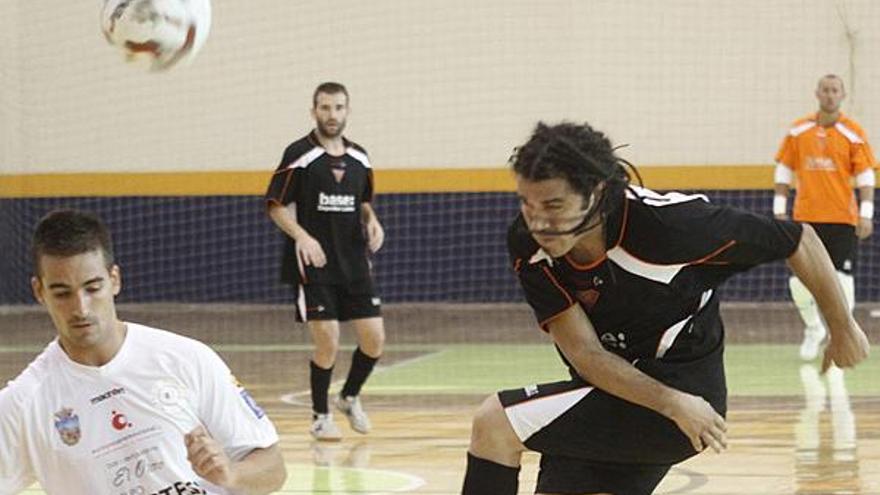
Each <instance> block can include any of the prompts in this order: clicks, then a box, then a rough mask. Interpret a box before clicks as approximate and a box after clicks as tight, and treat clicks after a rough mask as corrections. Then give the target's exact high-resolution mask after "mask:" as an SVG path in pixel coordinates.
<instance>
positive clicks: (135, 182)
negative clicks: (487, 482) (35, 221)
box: [0, 165, 773, 198]
mask: <svg viewBox="0 0 880 495" xmlns="http://www.w3.org/2000/svg"><path fill="white" fill-rule="evenodd" d="M639 172H640V173H641V175H642V179H643V181H644V183H645V186H646V187H649V188H651V189H661V190H668V189H681V190H688V189H728V190H729V189H771V188H772V187H773V167H772V166H771V165H706V166H644V167H639ZM270 177H271V172H268V171H267V172H154V173H81V174H30V175H0V198H41V197H50V198H54V197H71V196H252V195H262V194H263V193H264V192H265V190H266V186H267V185H268V181H269V178H270ZM375 181H376V192H377V193H379V194H382V193H442V192H498V191H513V189H514V181H513V176H512V175H511V172H510V171H509V170H508V169H507V168H469V169H448V168H447V169H385V170H376V171H375Z"/></svg>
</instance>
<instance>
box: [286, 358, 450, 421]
mask: <svg viewBox="0 0 880 495" xmlns="http://www.w3.org/2000/svg"><path fill="white" fill-rule="evenodd" d="M444 352H446V350H439V351H434V352H429V353H427V354H422V355H421V356H416V357H414V358H409V359H404V360H402V361H398V362H396V363H394V364H389V365H388V366H376V369H375V370H374V371H373V374H374V375H378V374H380V373H384V372H386V371H388V370H392V369H394V368H399V367H401V366H409V365H411V364H413V363H418V362H420V361H424V360H426V359H429V358H431V359H433V358H435V357H437V356H439V355H440V354H443V353H444ZM343 382H345V379H344V378H339V379H337V380H335V381H333V382H331V383H330V388H333V387H334V386H336V385H339V384H341V383H343ZM311 393H312V391H311V389H310V388H307V389H305V390H301V391H299V392H292V393H289V394H284V395H282V396H280V397H279V398H278V399H279V400H280V401H281V402H284V403H285V404H289V405H291V406H298V407H300V406H303V407H312V404H311V401H302V400H300V398H301V397H307V396H309V395H311Z"/></svg>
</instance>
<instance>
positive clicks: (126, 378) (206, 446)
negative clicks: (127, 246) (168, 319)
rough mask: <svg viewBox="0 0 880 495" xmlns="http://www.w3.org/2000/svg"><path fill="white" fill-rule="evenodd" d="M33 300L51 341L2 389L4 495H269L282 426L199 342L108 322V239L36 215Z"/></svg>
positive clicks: (111, 284)
mask: <svg viewBox="0 0 880 495" xmlns="http://www.w3.org/2000/svg"><path fill="white" fill-rule="evenodd" d="M33 253H34V262H35V275H34V277H33V279H32V281H31V283H32V286H33V290H34V295H35V296H36V298H37V300H38V301H39V302H40V303H41V304H42V305H43V306H45V307H46V309H47V310H48V312H49V316H50V317H51V318H52V321H53V323H54V325H55V327H56V329H57V331H58V338H57V339H55V340H54V341H53V342H51V343H50V344H49V345H48V346H47V347H46V348H45V350H43V352H42V353H41V354H40V355H39V356H38V357H37V358H36V359H35V360H34V361H33V362H32V363H31V364H30V365H29V366H28V367H27V368H26V369H25V370H24V371H23V372H22V373H21V374H20V375H19V376H18V377H17V378H15V379H14V380H13V381H11V382H10V383H9V384H8V385H7V386H6V387H5V388H3V389H2V390H0V495H7V494H15V493H19V492H21V491H22V490H24V489H26V488H27V487H28V486H30V485H31V484H32V483H33V482H34V481H39V483H40V484H41V485H42V486H43V489H44V490H45V491H46V492H47V493H49V494H63V495H86V494H107V495H111V494H112V495H117V494H125V495H153V494H155V495H171V494H212V495H220V494H231V493H246V494H266V493H270V492H273V491H275V490H278V489H279V488H280V487H281V486H282V485H283V484H284V481H285V479H286V477H287V474H286V471H285V467H284V462H283V459H282V457H281V453H280V450H279V448H278V445H277V444H278V434H277V433H276V431H275V427H274V426H273V425H272V423H271V421H269V418H268V417H267V416H266V415H265V413H264V412H263V411H262V410H261V409H260V407H259V406H258V405H257V404H256V403H255V402H254V401H253V399H252V398H251V397H250V396H249V395H248V393H247V391H245V390H244V389H243V388H242V387H241V385H240V384H239V383H238V382H237V381H236V380H235V377H234V376H233V375H232V374H231V372H230V370H229V368H228V367H227V366H226V364H225V363H224V362H223V360H222V359H221V358H220V357H219V356H218V355H217V354H216V353H215V352H214V351H212V350H211V349H210V348H209V347H208V346H206V345H204V344H202V343H201V342H198V341H195V340H192V339H189V338H186V337H182V336H179V335H175V334H173V333H170V332H166V331H163V330H158V329H154V328H149V327H146V326H143V325H138V324H134V323H129V322H123V321H121V320H119V319H118V318H117V315H116V308H115V303H114V297H115V296H116V295H117V294H118V293H119V291H120V288H121V277H120V270H119V267H118V266H117V265H115V264H114V262H113V251H112V247H111V241H110V235H109V232H108V231H107V229H106V228H105V227H104V225H103V224H102V223H101V221H100V220H99V219H98V218H97V217H95V216H92V215H90V214H85V213H81V212H76V211H71V210H63V211H55V212H52V213H50V214H48V215H47V216H45V217H44V218H43V219H42V220H41V221H40V223H39V225H38V226H37V230H36V232H35V234H34V244H33Z"/></svg>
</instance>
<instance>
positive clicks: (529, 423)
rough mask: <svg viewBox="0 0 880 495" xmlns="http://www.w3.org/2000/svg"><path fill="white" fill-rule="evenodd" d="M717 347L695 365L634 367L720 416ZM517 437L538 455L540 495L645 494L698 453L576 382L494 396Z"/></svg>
mask: <svg viewBox="0 0 880 495" xmlns="http://www.w3.org/2000/svg"><path fill="white" fill-rule="evenodd" d="M722 353H723V350H722V347H721V346H719V347H718V349H716V350H715V351H713V352H712V353H711V354H710V355H708V356H706V357H704V358H702V359H700V360H697V361H693V362H677V363H676V362H667V361H662V360H654V359H647V360H642V361H638V362H637V363H636V367H637V368H639V369H640V370H642V371H643V372H645V373H646V374H648V375H649V376H652V377H654V378H656V379H658V380H659V381H661V382H664V383H667V384H669V385H670V386H672V387H674V388H677V389H679V390H683V391H686V392H689V393H693V394H696V395H700V396H703V397H704V398H706V400H708V401H709V403H710V404H712V405H713V407H714V408H715V409H716V410H717V411H718V412H719V413H720V414H722V415H724V414H725V412H726V388H725V386H724V368H723V363H722V361H723V359H722ZM498 397H499V399H500V401H501V404H502V406H503V407H504V411H505V413H506V414H507V418H508V420H509V421H510V424H511V426H513V429H514V431H515V432H516V433H517V436H518V437H519V438H520V440H521V441H522V442H523V443H524V444H525V445H526V447H528V448H529V449H531V450H534V451H536V452H540V453H541V454H542V455H541V470H540V472H539V474H538V483H537V489H536V491H537V492H538V493H559V494H579V493H613V494H615V495H648V494H650V493H652V492H653V490H654V489H655V488H656V486H657V484H659V483H660V481H661V480H662V479H663V477H664V476H665V475H666V473H667V472H668V471H669V469H670V468H671V467H672V466H673V465H674V464H676V463H679V462H681V461H683V460H685V459H687V458H689V457H691V456H693V455H696V454H697V451H696V450H694V448H693V446H692V445H691V443H690V440H689V439H688V438H687V437H686V436H685V434H684V433H683V432H682V431H681V430H680V429H679V428H678V426H676V424H675V423H674V422H673V421H671V420H670V419H668V418H666V417H665V416H662V415H660V414H658V413H656V412H654V411H652V410H650V409H647V408H644V407H641V406H638V405H635V404H633V403H631V402H627V401H625V400H623V399H620V398H617V397H615V396H613V395H610V394H608V393H605V392H603V391H602V390H599V389H597V388H594V387H592V386H590V385H589V384H587V383H586V382H584V381H583V380H580V379H574V380H569V381H563V382H556V383H546V384H541V385H533V386H529V387H525V388H520V389H514V390H505V391H502V392H499V394H498Z"/></svg>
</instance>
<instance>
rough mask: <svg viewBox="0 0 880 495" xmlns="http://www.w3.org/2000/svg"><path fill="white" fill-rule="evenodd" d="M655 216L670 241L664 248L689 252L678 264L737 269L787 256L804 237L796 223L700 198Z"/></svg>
mask: <svg viewBox="0 0 880 495" xmlns="http://www.w3.org/2000/svg"><path fill="white" fill-rule="evenodd" d="M656 213H657V215H659V216H660V217H661V218H662V219H663V223H664V224H665V225H664V226H665V228H666V229H667V230H668V234H669V238H670V239H668V240H667V241H666V242H665V243H664V244H667V245H671V246H674V250H676V251H679V252H687V253H688V257H687V259H682V260H680V261H683V262H686V263H688V264H692V265H700V264H713V265H733V267H734V268H735V269H736V270H735V271H741V270H746V269H748V268H751V267H753V266H756V265H760V264H763V263H767V262H770V261H775V260H780V259H785V258H788V257H789V256H791V255H792V254H793V253H794V251H795V250H796V249H797V247H798V244H799V243H800V239H801V234H802V233H803V228H802V227H801V225H800V224H799V223H795V222H790V221H785V220H777V219H775V218H772V217H770V216H767V215H759V214H756V213H752V212H750V211H746V210H742V209H739V208H735V207H731V206H719V205H714V204H711V203H709V202H707V201H701V200H696V201H689V202H687V203H683V204H681V205H676V206H671V207H664V208H658V209H657V210H656ZM673 239H674V240H673ZM658 249H663V248H658Z"/></svg>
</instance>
